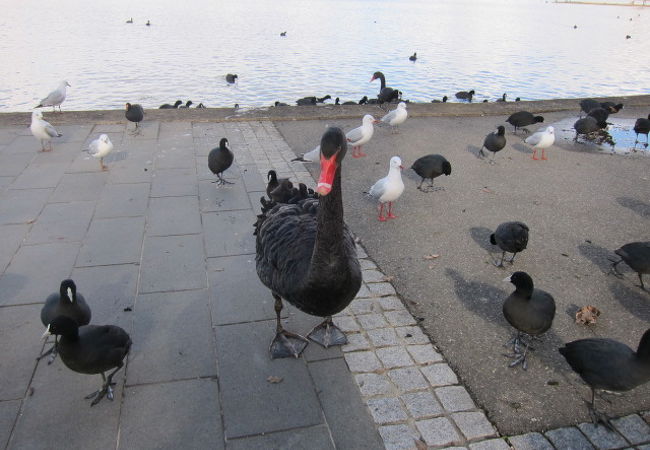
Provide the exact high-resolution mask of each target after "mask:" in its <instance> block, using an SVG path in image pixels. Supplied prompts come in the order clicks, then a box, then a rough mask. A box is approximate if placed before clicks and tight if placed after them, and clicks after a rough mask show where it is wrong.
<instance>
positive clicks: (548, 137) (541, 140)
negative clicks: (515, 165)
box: [524, 127, 555, 160]
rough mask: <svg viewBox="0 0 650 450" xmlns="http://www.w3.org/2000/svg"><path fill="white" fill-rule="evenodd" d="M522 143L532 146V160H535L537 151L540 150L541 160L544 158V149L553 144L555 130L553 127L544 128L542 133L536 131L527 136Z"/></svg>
mask: <svg viewBox="0 0 650 450" xmlns="http://www.w3.org/2000/svg"><path fill="white" fill-rule="evenodd" d="M524 142H525V143H526V144H528V145H532V146H533V156H532V158H533V159H535V160H537V149H538V148H541V149H542V159H543V160H545V159H547V158H546V153H545V151H546V149H547V148H549V147H550V146H551V145H553V143H554V142H555V129H554V128H553V127H546V130H544V131H538V132H537V133H534V134H532V135H531V136H528V137H527V138H526V139H524Z"/></svg>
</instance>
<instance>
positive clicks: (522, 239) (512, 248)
mask: <svg viewBox="0 0 650 450" xmlns="http://www.w3.org/2000/svg"><path fill="white" fill-rule="evenodd" d="M528 231H529V229H528V225H526V224H525V223H523V222H517V221H515V222H504V223H502V224H501V225H499V226H498V227H497V229H496V230H495V232H494V233H492V234H491V235H490V244H492V245H498V246H499V248H500V249H501V250H502V251H503V253H502V254H501V262H499V263H497V262H494V265H495V266H497V267H503V261H504V259H505V257H506V252H509V253H512V258H510V261H508V262H509V263H510V264H514V262H515V256H517V253H519V252H522V251H524V250H525V249H526V247H527V246H528Z"/></svg>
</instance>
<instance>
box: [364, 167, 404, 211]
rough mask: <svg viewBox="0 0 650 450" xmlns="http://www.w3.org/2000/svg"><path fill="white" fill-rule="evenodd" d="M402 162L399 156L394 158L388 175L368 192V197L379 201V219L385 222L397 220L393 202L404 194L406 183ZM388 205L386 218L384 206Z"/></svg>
mask: <svg viewBox="0 0 650 450" xmlns="http://www.w3.org/2000/svg"><path fill="white" fill-rule="evenodd" d="M403 168H404V167H403V166H402V160H401V159H400V157H399V156H393V157H392V158H391V159H390V165H389V169H388V175H386V176H385V177H384V178H381V179H380V180H377V182H376V183H375V184H373V185H372V187H371V188H370V190H369V191H368V195H370V196H371V197H374V198H376V199H377V200H379V205H378V207H377V209H378V210H379V216H378V219H379V221H380V222H385V221H386V219H396V218H397V216H396V215H394V214H393V202H394V201H395V200H397V199H398V198H399V197H400V196H401V195H402V192H404V182H403V181H402V169H403ZM386 203H388V214H387V215H386V217H384V205H385V204H386Z"/></svg>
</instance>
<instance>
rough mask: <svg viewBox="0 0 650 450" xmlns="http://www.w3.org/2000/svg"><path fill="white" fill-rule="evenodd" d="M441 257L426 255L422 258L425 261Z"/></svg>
mask: <svg viewBox="0 0 650 450" xmlns="http://www.w3.org/2000/svg"><path fill="white" fill-rule="evenodd" d="M439 256H440V255H424V256H423V257H422V258H423V259H436V258H437V257H439Z"/></svg>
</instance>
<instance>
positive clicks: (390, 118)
mask: <svg viewBox="0 0 650 450" xmlns="http://www.w3.org/2000/svg"><path fill="white" fill-rule="evenodd" d="M407 117H408V112H407V111H406V103H404V102H399V104H398V105H397V108H395V109H394V110H392V111H390V112H389V113H388V114H386V115H385V116H384V117H382V118H381V121H382V122H383V123H387V124H388V125H390V126H391V127H392V129H391V133H397V127H398V126H399V125H400V124H402V123H404V121H406V118H407Z"/></svg>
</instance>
